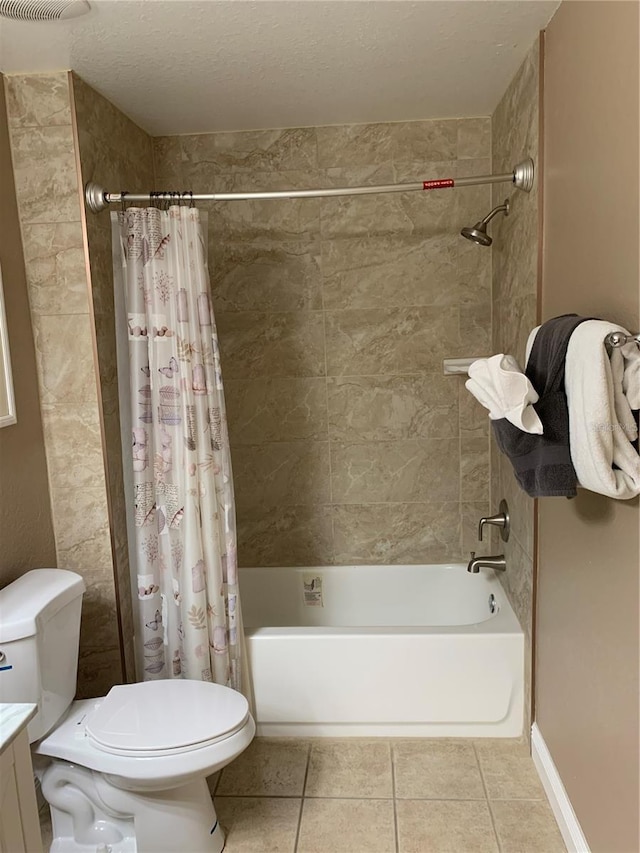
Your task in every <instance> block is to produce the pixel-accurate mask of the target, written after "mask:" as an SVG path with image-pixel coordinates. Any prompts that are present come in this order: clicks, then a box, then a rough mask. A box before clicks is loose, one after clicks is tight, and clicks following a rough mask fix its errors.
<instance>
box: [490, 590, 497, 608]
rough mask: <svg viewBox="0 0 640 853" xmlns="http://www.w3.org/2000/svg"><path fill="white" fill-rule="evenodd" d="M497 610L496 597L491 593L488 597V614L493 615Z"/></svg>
mask: <svg viewBox="0 0 640 853" xmlns="http://www.w3.org/2000/svg"><path fill="white" fill-rule="evenodd" d="M497 609H498V602H497V601H496V597H495V595H494V594H493V593H491V595H490V596H489V613H495V612H496V610H497Z"/></svg>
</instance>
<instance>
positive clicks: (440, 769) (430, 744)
mask: <svg viewBox="0 0 640 853" xmlns="http://www.w3.org/2000/svg"><path fill="white" fill-rule="evenodd" d="M393 763H394V772H395V787H396V797H400V798H402V799H433V800H475V799H481V800H484V799H485V793H484V787H483V785H482V777H481V776H480V769H479V767H478V761H477V759H476V754H475V752H474V749H473V744H472V743H471V741H462V740H458V741H457V742H456V741H448V740H422V741H401V742H399V743H397V744H394V746H393Z"/></svg>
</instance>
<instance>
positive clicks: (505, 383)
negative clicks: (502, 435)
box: [465, 353, 542, 435]
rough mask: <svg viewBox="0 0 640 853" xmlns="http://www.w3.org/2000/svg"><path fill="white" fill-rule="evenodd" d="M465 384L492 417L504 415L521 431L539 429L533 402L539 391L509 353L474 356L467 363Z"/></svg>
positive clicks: (539, 423) (532, 431) (534, 431)
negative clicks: (482, 356) (467, 373)
mask: <svg viewBox="0 0 640 853" xmlns="http://www.w3.org/2000/svg"><path fill="white" fill-rule="evenodd" d="M465 387H466V388H467V390H468V391H470V392H471V393H472V394H473V396H474V397H475V398H476V400H478V402H479V403H482V405H483V406H484V407H485V409H489V417H490V418H491V420H493V421H496V420H500V419H501V418H506V419H507V420H508V421H509V422H510V423H512V424H513V425H514V426H516V427H518V429H521V430H522V431H523V432H530V433H536V434H538V435H540V434H541V433H542V422H541V420H540V418H539V417H538V414H537V412H536V410H535V409H534V408H533V405H532V403H537V402H538V399H539V398H538V394H537V393H536V390H535V388H534V387H533V385H532V384H531V382H530V381H529V379H528V378H527V377H526V376H525V375H524V373H523V372H522V371H521V370H520V367H519V365H518V362H517V361H516V360H515V358H514V357H513V356H512V355H505V354H504V353H498V355H492V356H491V358H479V359H476V361H474V362H473V363H472V364H471V365H469V379H467V381H466V382H465Z"/></svg>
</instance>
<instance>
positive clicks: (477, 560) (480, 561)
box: [467, 551, 507, 575]
mask: <svg viewBox="0 0 640 853" xmlns="http://www.w3.org/2000/svg"><path fill="white" fill-rule="evenodd" d="M506 568H507V563H506V560H505V558H504V554H497V555H495V556H491V557H476V552H475V551H472V552H471V559H470V560H469V563H468V565H467V571H468V572H472V573H473V574H474V575H476V574H478V572H479V571H480V569H493V570H494V571H496V572H504V571H506Z"/></svg>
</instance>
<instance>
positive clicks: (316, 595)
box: [302, 575, 324, 607]
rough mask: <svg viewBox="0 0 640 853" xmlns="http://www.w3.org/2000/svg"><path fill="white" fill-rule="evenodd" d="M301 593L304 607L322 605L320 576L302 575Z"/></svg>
mask: <svg viewBox="0 0 640 853" xmlns="http://www.w3.org/2000/svg"><path fill="white" fill-rule="evenodd" d="M302 595H303V601H304V604H305V607H324V602H323V600H322V578H321V577H320V576H319V575H303V576H302Z"/></svg>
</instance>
